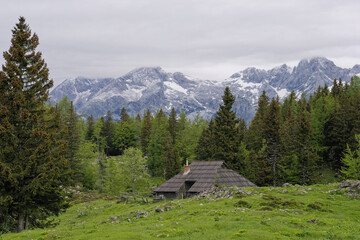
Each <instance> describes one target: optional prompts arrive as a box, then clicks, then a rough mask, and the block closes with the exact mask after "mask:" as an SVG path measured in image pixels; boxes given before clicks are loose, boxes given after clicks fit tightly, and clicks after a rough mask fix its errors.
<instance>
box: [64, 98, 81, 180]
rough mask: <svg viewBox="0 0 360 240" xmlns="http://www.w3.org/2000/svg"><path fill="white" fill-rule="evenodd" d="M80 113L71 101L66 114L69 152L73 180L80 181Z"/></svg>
mask: <svg viewBox="0 0 360 240" xmlns="http://www.w3.org/2000/svg"><path fill="white" fill-rule="evenodd" d="M78 120H79V119H78V115H77V114H76V112H75V110H74V105H73V102H72V101H71V102H70V108H69V109H68V111H67V115H66V125H67V131H68V133H67V137H66V140H67V142H68V146H67V153H68V159H69V161H70V166H71V170H72V171H73V177H72V178H73V180H74V181H79V173H80V163H79V161H78V159H77V152H78V150H79V145H80V131H79V127H78Z"/></svg>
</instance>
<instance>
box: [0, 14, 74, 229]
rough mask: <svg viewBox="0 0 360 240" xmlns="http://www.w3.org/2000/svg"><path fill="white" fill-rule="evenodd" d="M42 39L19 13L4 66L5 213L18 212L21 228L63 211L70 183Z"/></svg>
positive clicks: (0, 119)
mask: <svg viewBox="0 0 360 240" xmlns="http://www.w3.org/2000/svg"><path fill="white" fill-rule="evenodd" d="M38 44H39V38H38V36H37V35H36V34H32V33H31V30H30V28H29V26H28V25H27V24H26V23H25V18H23V17H20V18H19V23H17V24H16V26H15V27H14V29H13V31H12V39H11V46H10V49H9V51H7V52H4V58H5V64H4V65H3V66H2V71H1V72H0V145H1V149H0V186H1V187H0V211H1V213H0V215H2V214H4V212H3V211H4V210H6V211H7V214H8V215H9V216H12V217H13V218H16V219H17V230H18V232H21V231H22V230H24V228H25V229H26V228H28V227H29V226H30V224H29V223H30V222H31V221H32V220H33V221H35V219H41V218H45V217H46V216H48V215H52V214H58V213H59V212H60V210H61V209H62V208H63V207H64V205H63V202H64V201H63V200H64V198H63V192H62V190H61V188H60V187H61V186H66V184H67V174H65V170H66V166H67V165H68V162H67V159H66V158H65V157H64V155H63V152H64V150H65V147H66V143H65V142H64V141H63V140H61V139H59V137H58V136H59V134H58V129H59V127H60V124H61V117H60V114H57V113H56V112H55V110H54V108H46V105H45V103H46V101H48V100H49V89H50V88H51V87H52V85H53V81H52V80H49V70H48V68H47V65H46V63H45V61H44V60H43V59H42V55H41V53H40V52H37V51H36V47H37V46H38Z"/></svg>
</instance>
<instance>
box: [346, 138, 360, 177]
mask: <svg viewBox="0 0 360 240" xmlns="http://www.w3.org/2000/svg"><path fill="white" fill-rule="evenodd" d="M355 139H356V141H357V148H356V149H355V150H354V151H352V150H351V149H350V147H349V145H347V148H346V151H345V153H344V157H343V158H342V159H341V162H342V163H343V164H344V167H342V169H341V173H343V174H344V175H345V177H346V178H347V179H355V180H360V135H359V134H358V135H356V136H355Z"/></svg>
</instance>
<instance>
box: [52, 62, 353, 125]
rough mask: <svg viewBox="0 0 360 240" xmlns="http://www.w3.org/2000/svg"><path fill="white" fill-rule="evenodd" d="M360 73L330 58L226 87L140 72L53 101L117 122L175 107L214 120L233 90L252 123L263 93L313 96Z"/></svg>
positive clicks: (67, 91)
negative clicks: (225, 96)
mask: <svg viewBox="0 0 360 240" xmlns="http://www.w3.org/2000/svg"><path fill="white" fill-rule="evenodd" d="M359 73H360V65H355V66H354V67H353V68H351V69H343V68H340V67H337V66H336V65H335V64H334V63H333V62H332V61H330V60H328V59H326V58H312V59H305V60H302V61H300V63H299V64H298V65H297V66H296V67H294V68H291V67H289V66H287V65H285V64H284V65H281V66H279V67H276V68H273V69H270V70H262V69H257V68H247V69H245V70H242V71H240V72H237V73H235V74H233V75H231V77H229V78H228V79H225V80H224V81H221V82H219V81H209V80H200V79H192V78H191V77H189V76H186V75H184V74H182V73H179V72H177V73H167V72H165V71H164V70H162V69H161V68H160V67H155V68H139V69H135V70H133V71H131V72H129V73H127V74H126V75H124V76H122V77H119V78H104V79H87V78H83V77H81V78H80V77H79V78H75V79H68V80H65V81H64V82H63V83H61V84H60V85H59V86H57V87H56V88H55V89H53V90H52V92H51V94H50V96H51V100H52V101H53V102H57V101H59V100H60V99H61V98H62V97H63V96H68V97H69V98H70V100H72V101H73V102H74V106H75V109H76V110H77V112H78V113H80V114H92V115H94V117H96V118H97V117H100V116H104V115H105V114H106V112H107V111H108V110H110V111H111V112H112V113H113V116H114V118H115V119H116V118H118V117H119V115H120V111H121V109H122V107H125V108H126V109H127V111H128V113H129V114H130V115H135V114H137V113H140V114H141V115H142V114H143V113H144V111H146V110H147V109H150V111H152V112H153V113H155V112H156V111H157V110H158V109H160V108H162V109H163V110H164V112H167V113H169V112H170V110H171V108H172V107H175V109H176V110H177V111H180V110H184V111H185V113H186V114H187V115H188V116H189V117H190V118H191V117H194V116H196V115H197V114H200V115H201V116H203V117H205V118H207V119H209V118H211V117H212V116H213V115H214V114H215V112H216V111H217V110H218V108H219V104H220V103H221V101H222V99H221V96H222V95H223V92H224V89H225V86H229V87H230V90H231V91H232V93H233V94H234V96H235V97H236V101H235V104H234V106H233V108H234V110H235V111H236V112H237V115H238V116H239V117H242V118H244V119H245V120H246V121H247V122H248V121H250V120H251V119H252V117H253V116H254V114H255V111H256V107H257V99H258V97H259V96H260V95H261V93H262V91H263V90H265V91H266V93H267V95H268V96H269V97H276V96H279V97H280V99H283V98H285V97H286V96H287V95H288V94H289V93H290V92H291V91H293V90H294V91H295V92H297V93H298V94H300V93H302V92H305V93H306V94H311V93H312V92H314V91H316V89H317V88H318V86H324V85H325V84H327V85H328V86H331V85H332V83H333V80H334V79H335V78H337V79H339V78H341V79H342V80H343V81H350V78H351V77H352V76H354V75H355V74H356V75H359Z"/></svg>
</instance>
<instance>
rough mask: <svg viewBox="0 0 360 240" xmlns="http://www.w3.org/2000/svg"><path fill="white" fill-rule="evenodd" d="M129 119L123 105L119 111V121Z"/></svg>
mask: <svg viewBox="0 0 360 240" xmlns="http://www.w3.org/2000/svg"><path fill="white" fill-rule="evenodd" d="M129 120H130V117H129V114H128V113H127V111H126V108H125V107H123V108H122V109H121V113H120V121H121V122H128V121H129Z"/></svg>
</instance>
